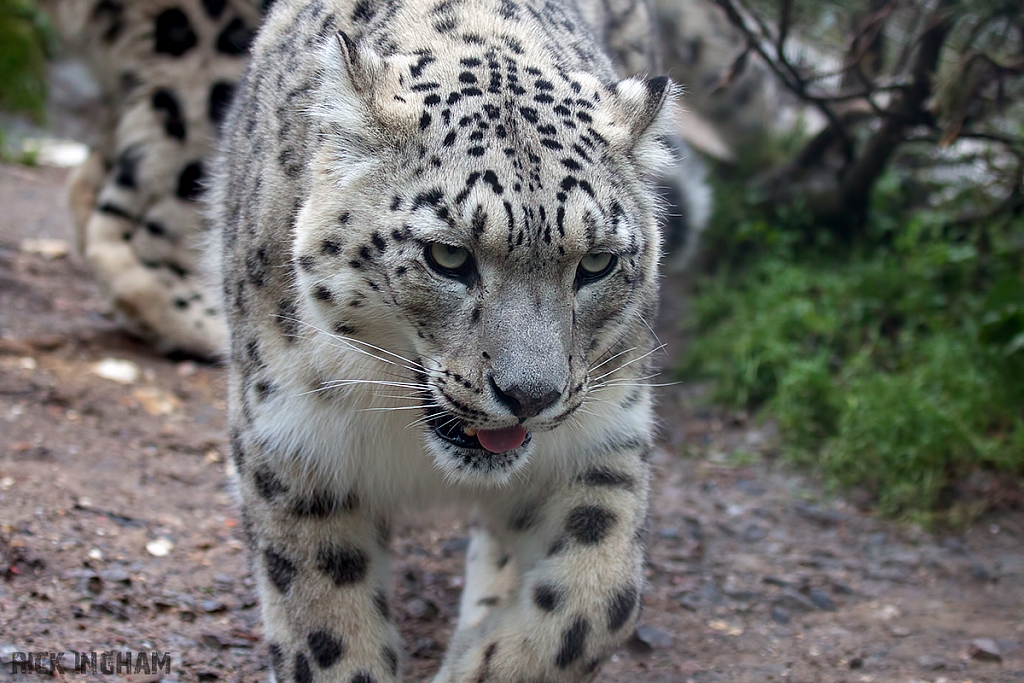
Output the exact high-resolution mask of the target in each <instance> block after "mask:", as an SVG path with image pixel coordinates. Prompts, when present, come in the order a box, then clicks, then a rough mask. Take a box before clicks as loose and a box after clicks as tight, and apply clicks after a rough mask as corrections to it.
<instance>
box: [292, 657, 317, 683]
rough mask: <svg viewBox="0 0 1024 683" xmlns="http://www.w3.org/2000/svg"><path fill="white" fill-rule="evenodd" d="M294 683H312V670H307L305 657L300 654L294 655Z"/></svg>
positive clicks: (307, 663) (307, 665) (307, 664)
mask: <svg viewBox="0 0 1024 683" xmlns="http://www.w3.org/2000/svg"><path fill="white" fill-rule="evenodd" d="M295 683H313V670H312V669H310V668H309V660H308V659H306V655H304V654H302V653H301V652H299V653H298V654H296V655H295Z"/></svg>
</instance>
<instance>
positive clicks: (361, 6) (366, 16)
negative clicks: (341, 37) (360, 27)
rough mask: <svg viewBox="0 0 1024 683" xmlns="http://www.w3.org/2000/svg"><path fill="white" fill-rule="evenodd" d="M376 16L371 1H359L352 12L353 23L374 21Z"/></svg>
mask: <svg viewBox="0 0 1024 683" xmlns="http://www.w3.org/2000/svg"><path fill="white" fill-rule="evenodd" d="M374 14H376V11H375V10H374V9H373V6H372V5H370V2H369V0H359V2H357V3H356V6H355V9H353V10H352V21H369V20H370V19H373V15H374ZM414 75H415V74H414Z"/></svg>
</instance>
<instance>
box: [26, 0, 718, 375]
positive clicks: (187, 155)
mask: <svg viewBox="0 0 1024 683" xmlns="http://www.w3.org/2000/svg"><path fill="white" fill-rule="evenodd" d="M702 2H706V0H684V1H683V5H685V8H682V9H679V8H675V7H674V6H673V8H674V9H673V11H672V12H670V13H666V11H665V9H664V8H663V7H662V8H660V9H659V10H658V11H659V12H660V14H662V15H666V16H668V15H670V14H671V15H672V16H671V17H670V19H669V20H668V21H666V20H664V19H663V18H659V19H658V21H657V23H658V24H664V25H668V26H675V25H676V24H677V23H678V22H676V21H675V19H674V18H673V17H674V16H675V14H673V13H678V12H683V13H685V14H686V16H687V17H690V16H703V14H702V12H704V13H706V12H707V9H706V8H702V7H700V4H701V3H702ZM41 4H42V5H43V6H44V7H45V8H47V9H48V10H49V11H50V12H51V13H52V15H53V17H54V19H55V23H56V25H57V27H58V28H59V29H60V32H61V34H62V36H63V37H64V39H65V45H66V46H67V47H68V48H70V52H71V53H73V54H75V55H77V57H78V58H81V59H84V60H85V62H86V64H87V65H88V66H89V67H90V69H91V71H92V74H93V76H94V77H95V79H96V81H97V84H98V85H99V86H100V89H101V91H102V93H103V97H102V101H101V103H100V104H101V105H102V106H98V107H95V108H94V109H96V110H99V111H93V112H92V117H91V118H93V119H94V120H95V119H100V120H101V122H102V123H101V125H100V126H99V129H98V130H96V131H95V132H94V134H93V135H92V136H91V139H90V140H89V141H88V142H89V143H90V144H91V146H92V154H91V155H90V157H89V159H88V161H87V162H86V163H85V164H83V165H82V166H81V167H80V168H79V169H78V170H77V171H76V172H75V173H74V175H73V177H72V182H71V184H70V204H71V209H72V213H73V216H74V219H75V224H76V229H77V230H76V232H77V237H78V246H79V250H80V251H81V253H82V254H83V255H84V256H85V259H86V262H87V263H88V265H89V266H90V269H91V270H92V273H93V275H94V277H95V280H96V282H97V283H98V284H99V285H100V287H101V289H102V290H103V293H104V294H105V296H106V297H107V299H108V300H109V301H110V303H111V308H112V310H113V312H114V314H115V315H116V317H117V319H118V321H119V323H120V325H121V326H122V328H123V329H125V330H126V331H128V332H130V333H131V334H133V335H135V336H137V337H140V338H142V339H143V340H145V341H147V342H148V343H149V344H150V345H151V346H153V347H154V348H155V349H156V350H158V351H160V352H162V353H171V354H185V355H189V356H194V357H199V358H207V359H210V358H215V357H217V356H218V355H219V354H220V352H221V351H222V350H223V347H224V340H225V337H226V329H225V323H224V319H223V315H222V312H221V311H220V310H219V308H218V307H217V306H216V302H214V301H211V300H210V298H209V297H208V296H207V293H206V291H205V289H204V287H203V284H202V282H201V281H200V278H199V277H198V273H199V270H200V269H199V265H198V264H199V262H200V260H201V254H202V249H203V244H205V240H204V239H203V235H204V233H205V231H206V229H207V223H206V221H205V220H204V217H203V210H202V206H203V204H202V196H203V193H204V192H205V190H206V188H207V186H208V184H209V183H208V180H209V157H210V155H211V153H212V149H213V145H214V142H215V140H216V139H217V137H218V135H219V133H220V130H221V128H222V122H223V119H224V116H225V114H226V112H227V109H228V106H229V104H230V102H231V99H232V96H233V94H234V92H235V89H236V87H237V82H238V79H239V77H240V76H241V73H242V70H243V69H244V68H245V64H246V60H247V58H248V54H249V46H250V43H251V41H252V37H253V35H254V33H255V31H256V29H257V28H258V27H259V25H260V23H261V21H262V12H265V11H266V10H267V8H268V7H269V5H270V4H271V3H270V2H268V1H267V0H133V1H132V2H125V1H124V0H59V1H58V0H41ZM663 4H664V3H663ZM645 12H646V10H645ZM601 35H602V36H605V37H606V38H609V39H611V40H619V41H620V42H619V43H616V44H612V43H609V44H608V50H609V54H610V55H611V56H612V58H613V59H614V61H615V66H616V68H617V69H618V71H619V72H620V75H622V76H629V75H636V74H637V73H652V72H657V71H658V66H657V59H656V58H657V55H654V54H652V49H653V43H651V41H650V40H649V39H647V38H646V37H645V39H644V41H643V44H644V47H643V48H641V49H635V48H637V46H630V45H629V44H628V41H629V40H632V39H631V38H628V39H620V38H614V37H613V36H614V35H629V32H628V31H626V32H621V31H618V30H608V31H605V30H604V29H602V33H601ZM679 40H680V39H679V38H677V37H669V38H668V39H667V40H666V41H665V45H666V46H668V45H669V44H673V43H675V42H678V41H679ZM662 52H664V53H665V54H670V55H671V54H674V53H673V52H672V50H662ZM670 62H671V63H672V64H675V62H676V60H675V59H674V58H673V59H671V60H670ZM673 68H675V67H673ZM678 73H679V75H684V76H689V75H690V73H689V72H688V71H682V72H678ZM688 101H689V102H690V103H691V106H692V103H693V102H697V103H698V105H699V104H700V102H701V101H702V100H700V99H699V98H698V99H694V98H692V97H691V98H688ZM100 111H101V112H102V113H103V114H104V116H97V114H98V113H99V112H100ZM679 112H681V110H680V109H678V108H677V114H678V113H679ZM716 116H717V115H716ZM692 119H693V115H692V114H690V115H688V118H687V119H685V121H689V122H691V123H685V125H681V124H683V122H684V119H678V118H677V126H676V130H675V131H674V132H675V133H676V134H678V135H679V136H681V137H682V138H685V139H687V140H691V139H692V140H694V141H695V142H696V143H697V145H698V147H701V142H700V139H699V138H700V135H697V136H696V137H694V135H693V133H694V132H698V131H700V130H702V129H703V128H702V126H694V125H691V124H692ZM705 146H706V145H705ZM676 148H677V155H678V156H679V157H680V158H679V159H678V160H677V164H676V166H675V167H674V168H673V169H671V172H670V173H669V174H668V175H666V176H665V177H664V178H662V179H661V180H660V184H661V185H662V186H663V187H664V189H663V192H664V193H665V196H666V198H667V199H668V200H669V202H670V203H671V204H672V208H671V210H670V211H669V213H668V225H667V229H666V230H665V234H666V236H667V239H666V240H665V246H666V250H667V251H671V252H674V253H675V257H674V258H673V259H672V260H671V263H673V264H676V265H678V264H685V263H686V262H687V259H686V256H687V255H689V254H692V253H693V248H694V246H695V245H696V239H695V235H696V234H697V233H699V231H700V229H701V228H702V226H703V225H704V223H705V222H706V220H707V216H708V211H709V207H710V197H709V194H708V191H707V188H706V186H705V185H704V184H703V182H702V177H703V170H702V168H701V166H700V162H699V161H698V160H697V159H696V157H694V156H693V155H688V154H687V153H686V151H685V148H684V147H683V146H682V145H681V144H679V143H676ZM701 148H703V147H701Z"/></svg>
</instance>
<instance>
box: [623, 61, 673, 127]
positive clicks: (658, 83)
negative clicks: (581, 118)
mask: <svg viewBox="0 0 1024 683" xmlns="http://www.w3.org/2000/svg"><path fill="white" fill-rule="evenodd" d="M615 94H616V95H617V96H618V100H619V106H620V109H621V114H622V116H623V118H624V123H625V124H626V126H627V128H628V129H629V132H630V135H631V137H632V138H633V139H634V140H639V139H640V137H641V136H643V134H644V133H646V132H647V130H648V129H649V128H651V126H652V125H654V124H655V123H656V122H658V120H659V119H660V117H661V113H662V111H663V110H665V109H666V107H665V103H666V102H667V101H668V100H669V98H670V97H671V95H672V82H671V81H670V80H669V78H668V76H658V77H656V78H648V79H642V78H636V77H634V78H627V79H625V80H622V81H619V82H618V84H616V86H615Z"/></svg>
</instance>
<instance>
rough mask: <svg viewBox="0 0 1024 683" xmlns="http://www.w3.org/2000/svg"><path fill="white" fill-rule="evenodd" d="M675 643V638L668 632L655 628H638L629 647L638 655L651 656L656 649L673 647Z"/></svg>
mask: <svg viewBox="0 0 1024 683" xmlns="http://www.w3.org/2000/svg"><path fill="white" fill-rule="evenodd" d="M674 641H675V637H674V636H673V635H672V634H671V633H669V632H668V631H665V630H663V629H660V628H655V627H654V626H637V628H636V631H634V632H633V637H632V638H630V640H629V642H628V643H627V646H628V647H629V649H630V650H632V651H633V652H635V653H637V654H650V653H651V652H653V651H654V649H655V648H662V649H667V648H670V647H672V643H673V642H674Z"/></svg>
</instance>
